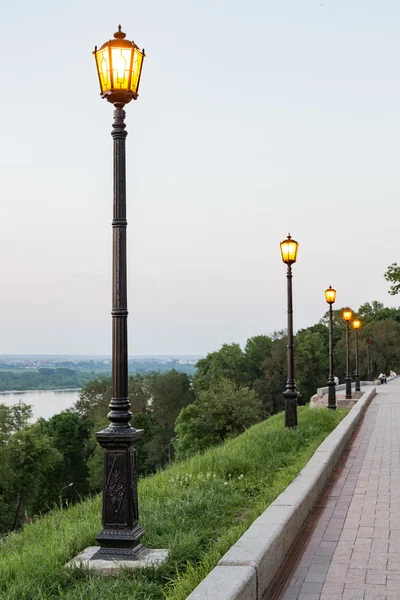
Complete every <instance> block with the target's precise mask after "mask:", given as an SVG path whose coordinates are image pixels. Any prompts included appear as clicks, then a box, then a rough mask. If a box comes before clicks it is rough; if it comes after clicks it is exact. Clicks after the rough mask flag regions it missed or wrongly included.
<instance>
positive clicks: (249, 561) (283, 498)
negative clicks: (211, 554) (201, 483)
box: [187, 386, 376, 600]
mask: <svg viewBox="0 0 400 600" xmlns="http://www.w3.org/2000/svg"><path fill="white" fill-rule="evenodd" d="M363 391H364V392H365V393H364V395H363V397H362V398H361V399H360V400H359V401H358V402H357V404H356V405H355V406H354V407H353V408H352V409H351V411H350V412H349V414H348V415H347V416H346V417H345V418H344V419H343V420H342V421H341V422H340V423H339V425H338V426H337V427H336V429H335V430H334V431H332V433H331V434H330V435H329V436H328V437H327V438H326V439H325V440H324V441H323V442H322V444H321V445H320V446H319V447H318V448H317V450H316V452H315V454H314V455H313V457H312V458H311V459H310V460H309V462H308V463H307V464H306V466H305V467H304V469H303V470H302V471H301V472H300V473H299V475H298V476H297V477H296V479H294V480H293V481H292V483H291V484H290V485H289V486H288V487H287V488H286V490H285V491H284V492H282V494H281V495H280V496H278V498H276V500H275V501H274V502H273V503H272V504H271V505H270V506H269V507H268V508H267V509H266V510H265V511H264V512H263V514H262V515H261V516H260V517H258V519H256V520H255V521H254V523H253V524H252V525H251V526H250V527H249V529H248V530H247V531H246V533H244V534H243V535H242V537H241V538H240V539H239V540H238V541H237V542H236V544H234V545H233V546H232V547H231V548H230V550H228V552H227V553H226V554H225V555H224V556H223V557H222V558H221V560H220V561H219V563H218V565H217V566H216V567H215V568H214V569H213V570H212V571H211V573H210V574H209V575H207V577H206V578H205V579H203V581H202V582H201V583H200V584H199V585H198V586H197V588H196V589H195V590H194V591H193V592H192V593H191V594H190V595H189V596H188V598H187V600H262V598H263V595H264V594H265V592H266V590H267V589H268V586H269V585H270V583H271V581H272V579H273V577H274V576H275V574H276V572H277V571H278V569H279V567H280V566H281V564H282V562H283V560H284V558H285V556H286V554H287V552H288V550H289V549H290V547H291V545H292V543H293V542H294V540H295V538H296V536H297V534H298V533H299V531H300V529H301V527H302V525H303V523H304V521H305V519H306V518H307V516H308V514H309V512H310V511H311V509H312V507H313V505H314V503H315V502H316V500H317V498H318V496H319V494H320V493H321V492H322V490H323V489H324V487H325V485H326V483H327V482H328V479H329V477H330V475H331V473H332V471H333V469H334V468H335V466H336V463H337V461H338V460H339V457H340V455H341V454H342V452H343V450H344V448H345V446H346V444H347V442H348V440H349V439H350V437H351V435H352V433H353V431H354V430H355V428H356V426H357V424H358V422H359V420H360V418H361V415H362V413H363V411H364V409H365V407H366V405H367V403H368V402H369V400H371V399H372V398H373V397H374V396H375V394H376V388H375V387H371V386H369V387H364V389H363Z"/></svg>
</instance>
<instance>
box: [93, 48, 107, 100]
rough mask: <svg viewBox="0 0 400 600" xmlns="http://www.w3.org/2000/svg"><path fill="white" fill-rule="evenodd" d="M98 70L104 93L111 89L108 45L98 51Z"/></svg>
mask: <svg viewBox="0 0 400 600" xmlns="http://www.w3.org/2000/svg"><path fill="white" fill-rule="evenodd" d="M96 61H97V70H98V73H99V78H100V87H101V91H102V93H104V92H108V90H110V89H111V77H110V54H109V48H108V46H107V47H106V48H103V50H98V51H97V52H96Z"/></svg>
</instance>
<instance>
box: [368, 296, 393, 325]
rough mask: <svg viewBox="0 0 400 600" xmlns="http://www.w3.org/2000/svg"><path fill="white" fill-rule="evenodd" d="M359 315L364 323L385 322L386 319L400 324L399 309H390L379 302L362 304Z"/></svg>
mask: <svg viewBox="0 0 400 600" xmlns="http://www.w3.org/2000/svg"><path fill="white" fill-rule="evenodd" d="M358 314H359V316H360V317H361V319H362V320H363V321H364V323H370V322H372V321H384V320H386V319H392V320H394V321H399V322H400V310H399V309H398V308H389V307H388V306H384V305H383V303H382V302H378V301H377V300H373V301H372V303H370V302H365V303H364V304H362V305H361V306H360V308H359V309H358Z"/></svg>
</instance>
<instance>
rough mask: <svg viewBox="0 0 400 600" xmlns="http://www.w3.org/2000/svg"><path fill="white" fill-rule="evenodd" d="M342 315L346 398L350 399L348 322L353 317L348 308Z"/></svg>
mask: <svg viewBox="0 0 400 600" xmlns="http://www.w3.org/2000/svg"><path fill="white" fill-rule="evenodd" d="M342 316H343V319H344V320H345V322H346V400H351V398H352V395H351V375H350V340H349V323H350V321H351V319H352V317H353V312H352V311H351V310H350V309H349V308H348V309H346V310H344V311H343V315H342Z"/></svg>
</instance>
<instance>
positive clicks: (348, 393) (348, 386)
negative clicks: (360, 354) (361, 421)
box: [346, 321, 352, 400]
mask: <svg viewBox="0 0 400 600" xmlns="http://www.w3.org/2000/svg"><path fill="white" fill-rule="evenodd" d="M351 398H352V395H351V375H350V339H349V322H348V321H346V400H351Z"/></svg>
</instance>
